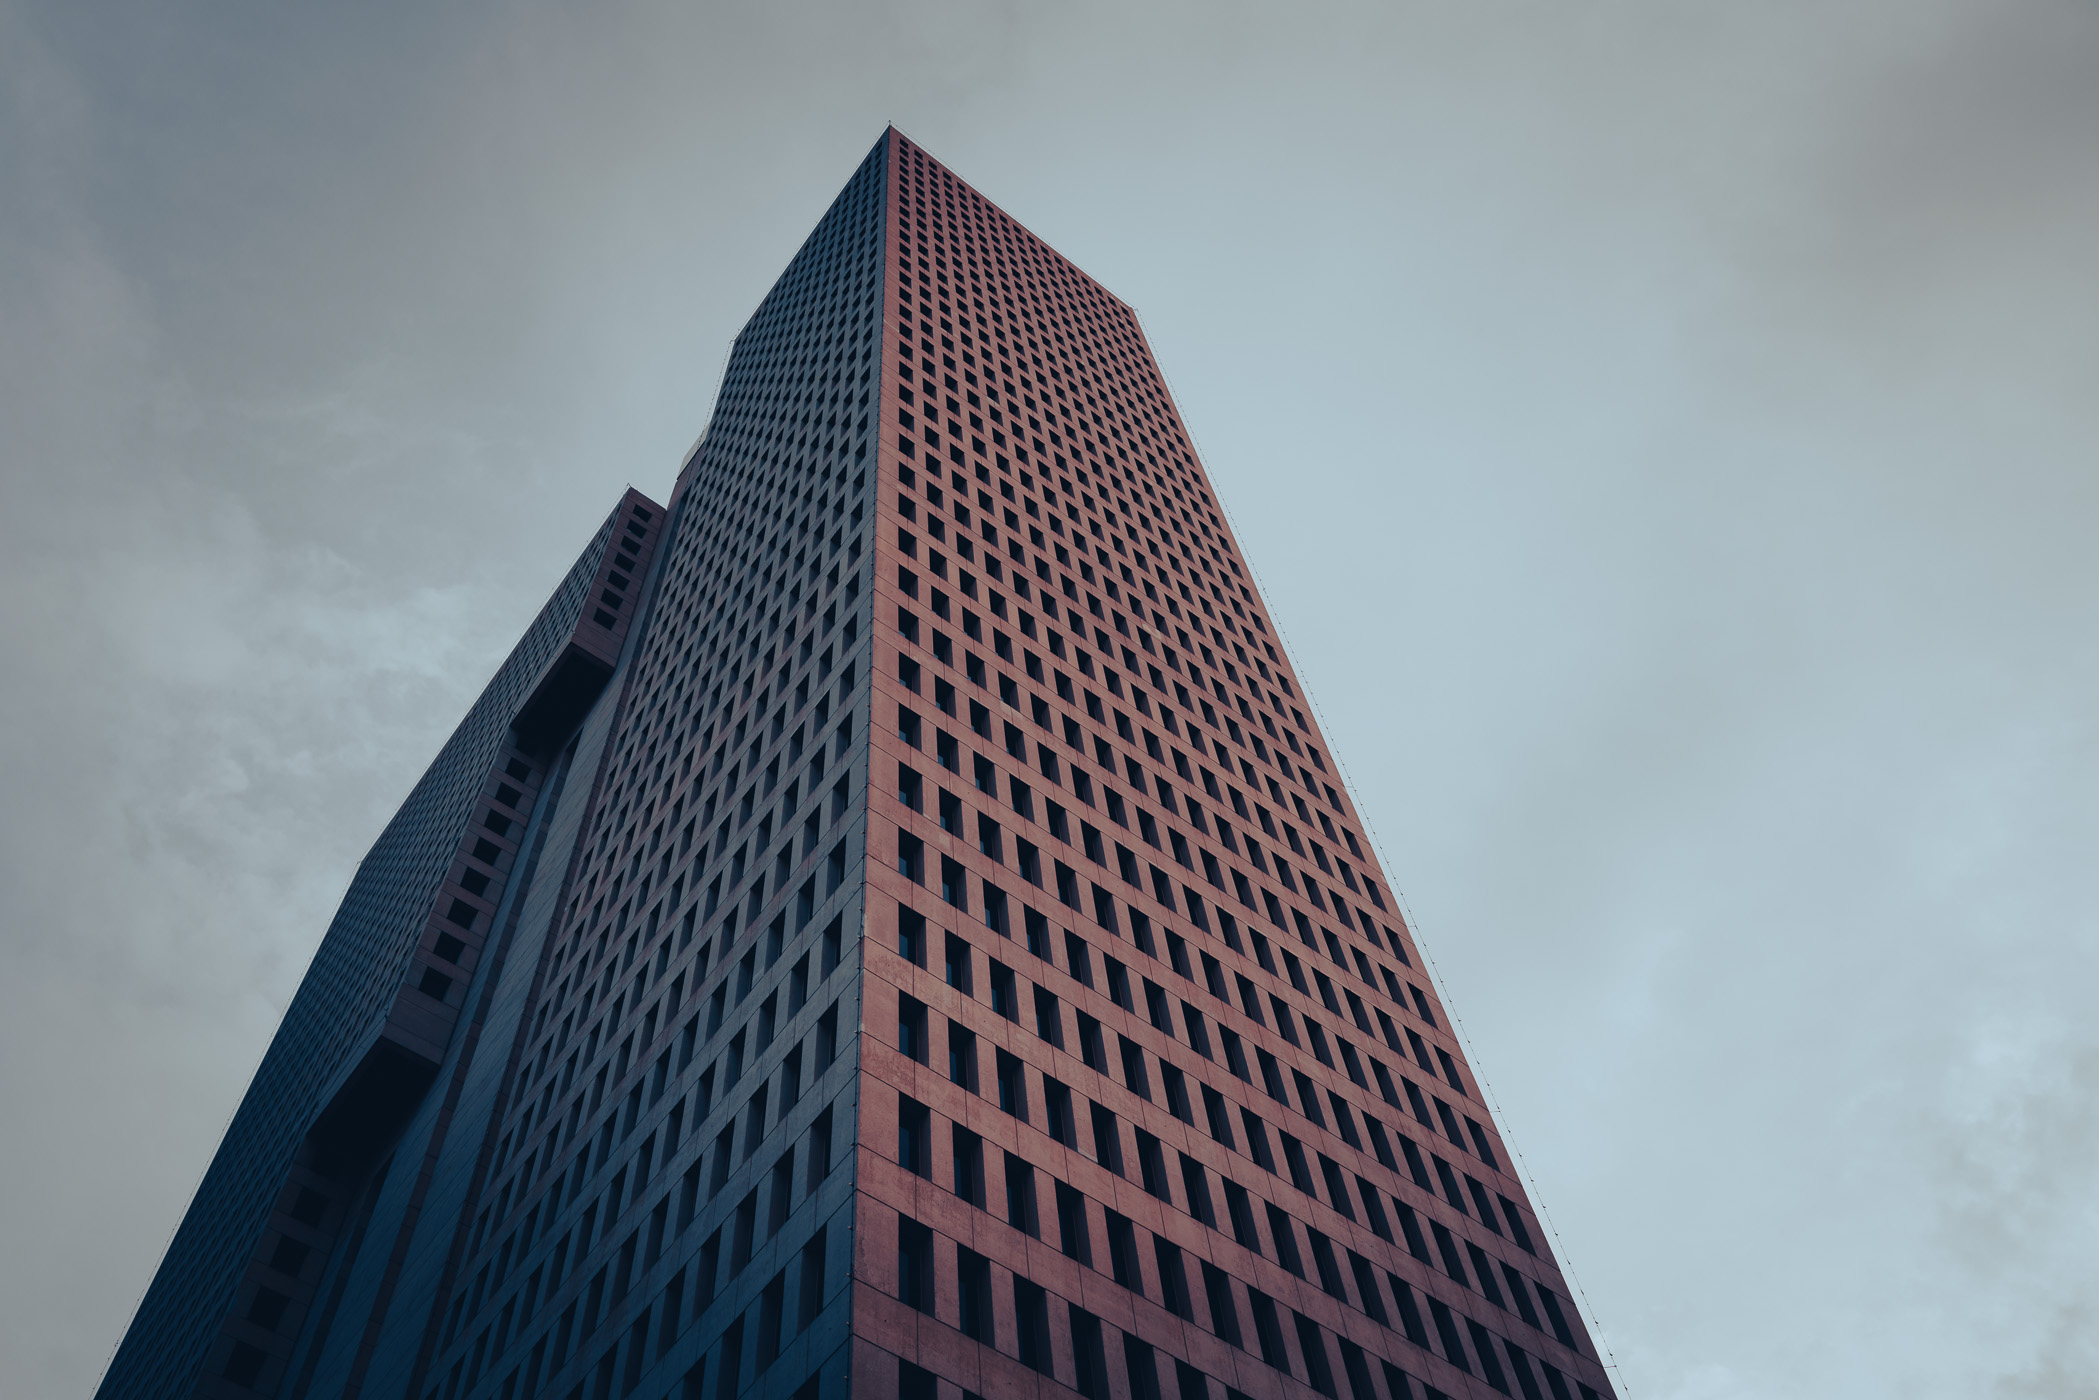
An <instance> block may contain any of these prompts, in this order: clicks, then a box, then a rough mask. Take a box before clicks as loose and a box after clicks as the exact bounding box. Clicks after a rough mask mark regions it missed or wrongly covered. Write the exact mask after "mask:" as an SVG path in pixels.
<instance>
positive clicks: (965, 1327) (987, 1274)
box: [955, 1245, 997, 1346]
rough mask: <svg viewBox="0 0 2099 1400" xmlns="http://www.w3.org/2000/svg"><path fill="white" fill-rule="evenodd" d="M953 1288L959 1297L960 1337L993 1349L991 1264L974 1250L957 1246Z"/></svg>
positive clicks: (994, 1330)
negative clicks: (960, 1313) (960, 1314)
mask: <svg viewBox="0 0 2099 1400" xmlns="http://www.w3.org/2000/svg"><path fill="white" fill-rule="evenodd" d="M955 1286H956V1289H957V1292H958V1293H959V1295H960V1296H959V1298H958V1301H959V1302H960V1304H961V1312H962V1316H961V1328H962V1335H963V1336H965V1337H968V1338H970V1339H971V1340H972V1341H978V1342H982V1343H984V1344H985V1345H987V1346H993V1345H996V1344H997V1337H996V1335H995V1332H996V1328H995V1325H994V1323H993V1321H992V1307H991V1261H990V1260H988V1259H986V1258H985V1257H984V1256H983V1255H981V1254H979V1253H977V1252H976V1251H975V1250H973V1249H970V1248H967V1247H966V1246H962V1245H957V1246H956V1247H955Z"/></svg>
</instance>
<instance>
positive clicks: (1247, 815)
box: [102, 131, 1609, 1400]
mask: <svg viewBox="0 0 2099 1400" xmlns="http://www.w3.org/2000/svg"><path fill="white" fill-rule="evenodd" d="M1016 1387H1019V1388H1021V1389H1023V1390H1025V1391H1026V1393H1030V1394H1039V1395H1042V1396H1045V1397H1047V1396H1051V1395H1054V1394H1061V1393H1063V1392H1064V1391H1076V1392H1077V1393H1078V1394H1079V1395H1081V1396H1084V1397H1086V1398H1087V1400H1109V1397H1114V1400H1244V1397H1260V1398H1261V1400H1267V1398H1268V1397H1276V1398H1277V1400H1282V1397H1297V1396H1303V1397H1306V1400H1309V1397H1311V1396H1313V1395H1320V1396H1326V1397H1330V1398H1331V1400H1339V1397H1340V1396H1342V1395H1343V1394H1344V1393H1345V1394H1346V1395H1348V1396H1349V1397H1351V1400H1420V1398H1421V1397H1434V1396H1439V1395H1441V1396H1453V1397H1471V1396H1479V1397H1485V1396H1488V1395H1491V1394H1506V1395H1515V1396H1523V1397H1526V1400H1534V1398H1535V1397H1552V1400H1575V1397H1581V1400H1590V1397H1594V1396H1598V1395H1604V1394H1608V1393H1609V1386H1608V1382H1607V1379H1606V1377H1605V1374H1604V1371H1603V1369H1602V1367H1601V1366H1600V1365H1599V1362H1598V1359H1597V1356H1596V1352H1595V1349H1594V1347H1593V1345H1592V1344H1591V1342H1590V1341H1589V1339H1588V1338H1587V1336H1586V1334H1585V1332H1584V1331H1583V1326H1582V1322H1581V1319H1580V1317H1579V1315H1578V1314H1577V1312H1576V1311H1575V1309H1574V1307H1573V1305H1572V1304H1571V1302H1570V1301H1569V1298H1568V1289H1567V1286H1566V1284H1565V1282H1564V1281H1563V1280H1562V1278H1561V1275H1560V1273H1559V1270H1558V1268H1557V1267H1556V1266H1555V1264H1554V1262H1553V1260H1552V1258H1551V1256H1550V1253H1549V1251H1548V1249H1547V1247H1546V1242H1545V1240H1544V1238H1543V1236H1542V1234H1541V1232H1540V1230H1539V1227H1538V1223H1537V1221H1536V1219H1535V1217H1534V1216H1533V1215H1532V1214H1531V1211H1530V1208H1529V1206H1528V1205H1527V1203H1526V1200H1525V1195H1524V1191H1523V1188H1522V1186H1521V1184H1520V1183H1519V1182H1518V1181H1517V1180H1516V1178H1515V1176H1514V1175H1513V1174H1512V1172H1511V1170H1510V1166H1509V1158H1508V1153H1507V1151H1506V1149H1505V1148H1504V1147H1503V1146H1502V1144H1501V1142H1500V1140H1499V1137H1498V1135H1497V1132H1496V1129H1495V1127H1494V1124H1493V1122H1492V1119H1491V1118H1490V1116H1489V1114H1488V1113H1487V1111H1486V1109H1485V1108H1484V1107H1483V1106H1482V1104H1481V1102H1480V1099H1479V1095H1478V1093H1477V1092H1476V1089H1475V1086H1474V1083H1473V1081H1472V1079H1471V1077H1470V1075H1469V1073H1468V1071H1467V1069H1466V1066H1465V1062H1464V1057H1463V1054H1462V1051H1461V1050H1460V1048H1459V1045H1458V1043H1457V1041H1456V1040H1455V1039H1454V1038H1453V1037H1452V1035H1451V1034H1450V1032H1449V1029H1448V1021H1447V1018H1446V1016H1445V1015H1444V1013H1443V1012H1442V1010H1441V1009H1440V1007H1439V1005H1438V1003H1437V1000H1436V996H1435V992H1434V990H1433V988H1432V986H1431V985H1430V981H1429V979H1428V978H1427V976H1426V975H1425V974H1424V972H1423V970H1422V967H1421V960H1420V958H1419V956H1418V954H1417V952H1416V950H1415V948H1414V946H1413V943H1412V939H1411V935H1410V933H1409V931H1408V929H1407V927H1406V925H1405V922H1404V921H1403V920H1402V918H1401V917H1400V914H1399V910H1398V908H1397V904H1396V901H1395V899H1394V898H1393V896H1392V895H1391V893H1390V886H1389V883H1388V882H1387V880H1386V877H1385V875H1384V873H1383V871H1382V870H1381V869H1380V868H1379V865H1378V862H1377V859H1376V857H1375V856H1374V855H1373V854H1372V852H1371V850H1370V849H1369V845H1368V842H1367V839H1366V838H1365V836H1364V834H1363V828H1362V826H1361V824H1360V822H1359V820H1358V818H1357V815H1356V812H1355V808H1354V806H1353V804H1352V802H1351V801H1350V799H1349V797H1348V795H1347V794H1346V793H1345V792H1344V790H1343V785H1342V784H1341V782H1340V779H1339V778H1338V776H1337V774H1336V772H1335V766H1334V764H1333V762H1332V761H1331V759H1330V757H1329V755H1328V750H1327V748H1326V745H1325V740H1324V739H1323V737H1322V736H1321V735H1320V733H1319V729H1318V726H1317V722H1316V720H1315V719H1314V718H1313V716H1312V715H1311V714H1310V713H1309V712H1308V707H1307V704H1306V702H1305V700H1304V698H1303V695H1302V693H1301V691H1300V689H1299V687H1298V685H1297V683H1296V681H1295V680H1294V678H1293V674H1292V668H1291V666H1290V664H1289V660H1288V658H1287V657H1286V656H1285V655H1284V653H1283V650H1282V648H1281V647H1280V646H1279V645H1278V644H1277V642H1276V640H1275V633H1274V631H1273V627H1272V624H1271V623H1270V621H1269V620H1268V617H1267V615H1266V613H1265V610H1264V608H1263V606H1262V603H1261V600H1260V598H1259V596H1258V595H1257V594H1256V592H1255V591H1254V589H1253V587H1252V584H1251V581H1250V580H1249V578H1248V576H1247V573H1246V570H1245V566H1244V564H1243V562H1242V560H1241V556H1240V554H1239V551H1238V548H1237V546H1236V544H1235V542H1234V541H1233V539H1232V536H1231V531H1230V529H1229V528H1228V527H1227V526H1226V524H1225V522H1224V520H1223V519H1222V518H1221V516H1220V515H1219V513H1218V510H1217V504H1216V500H1215V498H1214V496H1213V494H1212V493H1211V489H1210V486H1209V484H1208V481H1207V479H1206V477H1205V476H1204V474H1203V471H1202V468H1201V465H1200V464H1199V463H1198V461H1197V460H1196V457H1195V454H1194V452H1193V450H1192V448H1191V447H1190V446H1189V443H1188V439H1187V435H1186V433H1185V430H1184V429H1183V427H1182V425H1181V423H1180V420H1179V417H1178V415H1177V413H1176V411H1175V409H1174V406H1173V404H1172V402H1171V400H1170V398H1169V396H1168V395H1167V392H1166V389H1165V385H1164V383H1163V382H1162V381H1161V379H1160V377H1159V374H1158V371H1157V369H1156V367H1155V366H1154V364H1153V362H1152V359H1151V355H1150V352H1149V350H1148V349H1147V347H1146V344H1145V340H1144V336H1143V333H1142V331H1141V329H1140V327H1139V326H1138V324H1137V320H1136V318H1135V316H1134V315H1133V314H1132V313H1131V311H1130V310H1129V308H1128V307H1126V306H1125V305H1123V303H1121V302H1120V301H1118V300H1117V299H1116V298H1114V297H1113V296H1111V295H1109V294H1108V293H1107V292H1106V291H1104V290H1103V289H1102V288H1101V287H1100V286H1099V285H1098V284H1096V283H1094V282H1093V281H1092V280H1091V279H1089V278H1087V277H1086V276H1085V275H1084V274H1082V273H1080V272H1079V271H1078V270H1077V269H1076V268H1074V267H1072V266H1071V265H1070V264H1069V263H1068V262H1066V261H1065V260H1064V259H1062V258H1061V257H1059V256H1058V255H1057V254H1056V253H1055V252H1053V251H1052V250H1050V249H1049V248H1048V247H1046V246H1045V245H1044V244H1043V243H1042V242H1041V241H1040V240H1039V239H1036V238H1035V237H1034V236H1032V235H1031V234H1029V233H1028V232H1027V231H1026V230H1025V229H1023V228H1022V227H1021V226H1020V225H1018V224H1017V223H1015V222H1014V221H1013V220H1012V219H1010V218H1009V217H1007V216H1006V215H1005V214H1004V213H1003V212H1001V211H1000V210H998V209H997V208H995V207H994V206H992V205H991V204H990V203H989V202H988V201H986V200H984V199H983V198H982V197H981V196H979V195H978V194H977V193H976V192H975V191H974V190H972V189H970V188H969V187H968V186H967V185H965V184H963V183H962V182H961V181H959V180H957V179H956V178H955V177H954V176H953V175H952V174H950V173H949V172H948V171H947V170H945V169H944V168H942V167H941V166H940V165H939V164H938V163H937V162H935V161H933V160H932V159H930V158H929V157H928V156H926V154H925V153H924V152H923V151H921V150H919V149H918V148H917V147H915V146H914V145H913V144H912V143H910V142H909V141H907V140H905V139H904V138H903V137H902V136H900V135H899V134H898V133H896V132H894V131H891V132H888V133H885V135H884V136H883V138H882V140H881V141H880V142H879V143H878V144H877V145H876V147H875V149H874V150H873V151H872V152H871V153H870V154H869V156H868V157H867V159H866V161H865V162H863V163H862V165H861V167H860V169H859V170H858V171H857V172H856V173H855V174H854V176H853V178H852V180H851V181H850V182H849V183H848V184H847V186H846V188H845V191H844V192H843V193H842V194H841V195H840V196H839V198H838V199H837V201H836V202H835V203H834V204H833V205H832V207H831V209H830V210H829V212H827V213H826V214H825V216H824V217H823V219H822V221H821V222H820V223H819V224H818V225H817V228H816V231H815V232H814V233H813V234H812V235H811V236H810V238H809V240H808V241H807V243H805V244H804V245H803V247H802V249H801V250H800V251H799V252H798V253H797V254H796V255H795V257H794V260H793V261H792V262H791V263H790V264H789V266H788V269H787V271H786V273H785V274H784V275H783V276H782V277H781V279H780V281H779V282H778V284H777V285H776V286H775V287H774V288H773V290H772V291H771V293H770V294H769V295H768V296H767V297H766V299H765V301H764V302H763V303H762V304H761V305H760V307H759V308H758V311H757V313H756V315H754V316H753V317H752V319H751V321H750V323H749V324H748V325H747V326H746V327H745V328H744V330H743V331H742V333H741V334H740V335H739V336H738V338H737V340H736V344H735V348H734V350H733V352H732V353H731V356H730V359H729V365H728V369H727V371H726V374H725V376H724V379H723V382H722V385H721V389H720V395H719V399H718V402H717V405H716V410H715V414H714V419H713V422H712V423H711V424H710V425H709V427H708V429H707V432H706V434H705V436H704V437H703V438H702V439H701V440H700V442H699V444H698V445H697V446H696V447H695V448H694V450H693V452H692V454H691V455H690V457H689V458H688V460H687V461H686V462H685V463H684V465H683V468H682V470H681V471H680V472H679V475H678V479H677V483H676V486H675V487H674V489H673V490H672V492H671V494H670V498H669V501H668V503H667V504H663V505H658V504H657V503H655V502H653V501H650V500H648V499H646V498H644V497H642V496H641V495H639V494H638V493H635V492H631V491H630V492H629V493H628V494H627V495H626V497H625V498H623V499H622V500H621V501H620V503H619V504H618V505H617V507H616V508H615V509H614V510H613V512H612V514H611V515H610V516H609V517H608V518H607V520H606V521H605V522H604V523H603V524H602V525H601V526H600V527H599V528H598V531H597V533H596V535H595V536H594V537H593V539H592V540H591V543H590V545H589V546H588V547H587V548H586V549H585V550H584V552H583V554H582V556H581V557H580V558H579V559H578V560H577V562H576V564H575V566H574V567H573V568H572V569H571V570H570V572H569V574H568V577H567V579H566V580H565V581H564V583H563V584H562V586H561V588H560V589H559V590H558V591H557V592H556V593H555V595H554V597H553V598H552V599H551V600H550V601H549V602H548V603H547V605H546V607H545V609H544V610H543V611H542V612H541V614H540V616H539V618H538V620H537V621H536V622H535V623H534V624H533V626H532V628H531V629H530V630H529V631H528V632H527V633H526V635H525V637H524V639H523V640H522V641H521V642H520V643H519V644H518V647H517V649H516V650H515V651H514V652H513V653H512V655H511V657H510V658H509V660H508V661H506V662H505V663H504V665H503V667H502V668H501V669H500V670H499V671H498V672H497V674H496V677H495V679H494V680H493V681H491V683H490V684H489V686H488V688H487V690H486V691H485V692H484V693H483V694H482V696H481V698H480V700H479V701H477V702H476V704H475V706H474V707H473V709H472V710H471V711H470V712H469V713H468V715H467V718H466V719H465V721H464V722H463V723H462V724H461V725H460V727H459V729H458V730H457V732H455V734H454V735H453V737H452V738H451V740H450V741H449V742H448V743H447V744H446V745H445V747H444V749H443V750H442V752H441V753H440V754H439V756H438V758H437V760H436V762H435V763H434V764H433V765H432V766H431V768H430V770H429V771H428V773H426V774H425V776H424V777H423V779H422V780H421V781H420V782H419V783H418V784H417V786H416V788H415V789H414V791H413V792H412V793H411V794H410V796H409V798H408V801H407V802H406V803H405V804H404V805H403V807H402V809H401V811H400V813H399V815H397V816H396V817H395V819H394V820H393V821H392V822H391V823H390V824H389V825H388V827H387V829H386V831H385V832H384V833H383V834H382V835H381V836H380V838H379V841H378V843H377V844H376V845H375V846H374V847H373V849H372V852H371V854H370V855H369V856H368V857H367V858H366V859H365V861H364V863H363V865H362V866H361V867H360V868H359V870H358V872H357V875H356V878H355V879H354V881H353V882H352V884H351V887H350V891H349V893H348V895H347V896H346V897H345V899H344V901H343V905H342V908H341V910H340V911H339V913H338V914H337V916H336V918H335V921H334V923H333V924H332V925H331V927H330V929H329V931H328V933H327V935H326V937H325V938H324V939H323V941H322V943H321V947H320V950H319V952H318V954H317V955H316V957H315V960H314V963H313V967H312V969H311V970H310V971H309V972H308V974H307V977H306V979H305V982H304V983H303V984H302V985H301V987H300V990H299V992H298V994H297V996H296V998H295V999H294V1001H293V1003H292V1006H291V1008H290V1010H289V1011H288V1012H287V1014H286V1017H285V1020H284V1024H283V1026H282V1028H281V1029H280V1030H279V1032H278V1034H277V1036H276V1038H275V1040H274V1041H273V1042H272V1044H271V1046H270V1048H269V1051H268V1053H267V1054H266V1056H265V1057H264V1060H263V1063H262V1066H261V1068H260V1070H259V1071H258V1072H257V1075H256V1078H255V1081H254V1083H253V1085H252V1086H251V1087H250V1089H249V1091H248V1094H247V1096H246V1098H245V1099H244V1100H243V1102H242V1105H241V1107H240V1110H239V1112H238V1114H237V1115H236V1117H235V1119H234V1121H233V1124H232V1126H231V1127H230V1128H229V1129H228V1132H227V1134H226V1138H225V1140H224V1142H223V1143H222V1145H221V1147H220V1149H219V1152H218V1154H217V1156H216V1157H215V1159H214V1160H213V1162H212V1165H211V1167H210V1170H209V1171H208V1173H207V1174H206V1176H205V1179H204V1181H203V1183H202V1184H201V1186H200V1187H199V1189H198V1192H197V1196H196V1199H195V1201H194V1202H193V1204H192V1205H191V1207H190V1210H189V1212H188V1214H187V1216H186V1217H185V1219H184V1221H183V1223H182V1226H181V1228H180V1230H179V1231H178V1233H177V1235H176V1237H175V1239H174V1241H173V1243H172V1244H171V1246H170V1248H169V1250H168V1254H167V1257H166V1260H165V1261H164V1263H163V1264H162V1267H161V1269H160V1272H159V1274H158V1275H157V1276H156V1278H155V1279H154V1281H153V1284H152V1286H151V1288H150V1290H149V1291H148V1293H147V1295H146V1297H145V1299H144V1301H143V1302H142V1304H141V1305H140V1308H139V1311H138V1315H137V1317H136V1319H135V1320H134V1322H133V1324H132V1327H131V1329H130V1332H129V1333H128V1335H127V1336H126V1337H125V1339H124V1342H123V1344H122V1346H121V1348H120V1349H119V1351H118V1353H117V1355H116V1357H115V1359H114V1361H113V1362H112V1364H111V1366H110V1369H109V1372H108V1375H107V1376H106V1378H105V1380H104V1383H103V1386H102V1393H103V1394H104V1395H105V1396H109V1397H132V1396H156V1397H157V1396H189V1395H199V1396H207V1397H225V1398H226V1400H238V1398H240V1397H249V1396H256V1395H263V1396H278V1397H286V1398H287V1400H296V1398H298V1397H308V1396H311V1397H328V1398H329V1400H334V1397H359V1396H372V1397H380V1396H384V1397H410V1398H411V1400H423V1398H424V1397H427V1398H428V1400H464V1397H475V1400H481V1398H482V1397H488V1398H489V1400H532V1398H533V1397H539V1396H551V1397H556V1398H557V1400H611V1397H622V1398H624V1397H628V1396H635V1395H639V1396H645V1397H647V1400H666V1397H677V1400H736V1397H739V1396H742V1395H745V1394H746V1393H749V1394H753V1395H763V1396H766V1397H771V1400H789V1398H790V1397H791V1398H792V1400H845V1397H846V1396H848V1395H849V1394H851V1395H856V1396H857V1395H865V1396H875V1397H880V1400H891V1397H901V1400H977V1397H982V1396H987V1395H996V1394H1006V1393H1012V1391H1013V1390H1014V1389H1015V1388H1016ZM1060 1387H1061V1389H1059V1388H1060Z"/></svg>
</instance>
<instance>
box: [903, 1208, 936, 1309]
mask: <svg viewBox="0 0 2099 1400" xmlns="http://www.w3.org/2000/svg"><path fill="white" fill-rule="evenodd" d="M896 1261H897V1262H896V1274H897V1289H896V1293H897V1297H898V1298H899V1299H901V1300H902V1301H903V1303H904V1306H906V1307H910V1308H916V1309H918V1311H920V1312H922V1313H928V1314H930V1313H931V1312H932V1311H933V1232H932V1231H931V1230H930V1229H928V1228H927V1227H926V1226H924V1225H921V1224H919V1223H918V1222H917V1221H915V1220H912V1219H910V1218H909V1217H907V1216H898V1217H897V1222H896Z"/></svg>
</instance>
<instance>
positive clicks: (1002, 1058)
mask: <svg viewBox="0 0 2099 1400" xmlns="http://www.w3.org/2000/svg"><path fill="white" fill-rule="evenodd" d="M997 1065H998V1106H999V1110H1000V1111H1001V1112H1003V1113H1010V1114H1012V1115H1013V1116H1014V1117H1015V1118H1018V1119H1019V1120H1020V1121H1021V1122H1023V1123H1025V1122H1027V1121H1028V1090H1027V1076H1026V1073H1025V1072H1024V1071H1023V1069H1022V1068H1021V1061H1020V1060H1019V1059H1018V1058H1017V1057H1016V1056H1014V1055H1011V1054H1008V1053H1007V1052H1006V1051H1004V1050H1001V1051H999V1052H998V1059H997Z"/></svg>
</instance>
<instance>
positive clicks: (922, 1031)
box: [896, 994, 930, 1064]
mask: <svg viewBox="0 0 2099 1400" xmlns="http://www.w3.org/2000/svg"><path fill="white" fill-rule="evenodd" d="M896 1040H897V1049H899V1050H901V1051H903V1053H904V1057H905V1058H906V1059H912V1060H916V1061H918V1062H919V1063H920V1064H924V1063H925V1062H926V1056H927V1054H928V1053H929V1050H930V1047H928V1045H927V1044H926V1004H925V1003H924V1002H922V1001H920V1000H919V999H918V998H916V997H913V996H906V995H902V994H899V996H898V997H897V1036H896Z"/></svg>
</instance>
